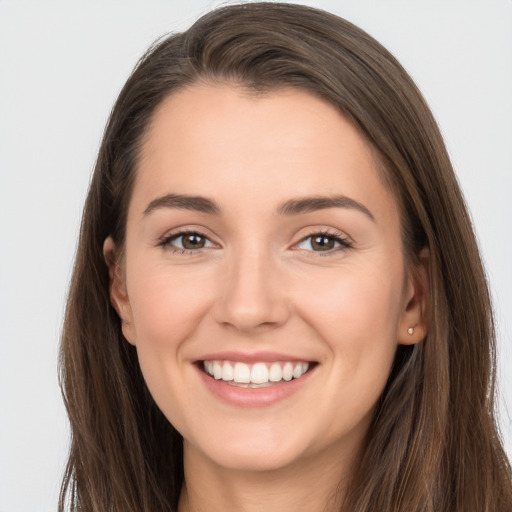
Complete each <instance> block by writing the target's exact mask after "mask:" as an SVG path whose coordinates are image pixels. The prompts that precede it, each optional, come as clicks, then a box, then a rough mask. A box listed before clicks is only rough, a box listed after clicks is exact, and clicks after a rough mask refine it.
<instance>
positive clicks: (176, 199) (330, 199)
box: [143, 194, 376, 222]
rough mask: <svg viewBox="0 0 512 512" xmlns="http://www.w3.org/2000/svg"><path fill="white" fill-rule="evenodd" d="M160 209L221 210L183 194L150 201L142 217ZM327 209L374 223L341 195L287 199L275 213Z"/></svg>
mask: <svg viewBox="0 0 512 512" xmlns="http://www.w3.org/2000/svg"><path fill="white" fill-rule="evenodd" d="M161 208H174V209H178V210H191V211H195V212H200V213H206V214H208V215H220V214H221V208H220V206H219V205H218V204H217V203H215V201H213V200H211V199H208V198H207V197H202V196H189V195H184V194H167V195H165V196H162V197H158V198H156V199H154V200H153V201H151V202H150V203H149V205H148V206H147V208H146V209H145V210H144V213H143V215H144V216H146V215H149V214H150V213H151V212H153V211H154V210H158V209H161ZM328 208H350V209H355V210H358V211H360V212H361V213H364V214H365V215H366V216H367V217H368V218H369V219H370V220H372V221H373V222H376V221H375V217H374V216H373V214H372V212H370V210H368V208H366V206H364V205H363V204H361V203H359V202H358V201H356V200H354V199H351V198H350V197H347V196H343V195H334V196H310V197H300V198H296V199H289V200H288V201H285V202H284V203H283V204H281V205H280V206H279V207H278V208H277V210H276V213H277V215H279V216H290V215H299V214H301V213H311V212H314V211H317V210H326V209H328Z"/></svg>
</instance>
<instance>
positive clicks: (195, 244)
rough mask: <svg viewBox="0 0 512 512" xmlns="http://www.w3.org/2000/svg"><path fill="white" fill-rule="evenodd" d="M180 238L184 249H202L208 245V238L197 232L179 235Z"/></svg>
mask: <svg viewBox="0 0 512 512" xmlns="http://www.w3.org/2000/svg"><path fill="white" fill-rule="evenodd" d="M179 238H181V240H182V242H181V243H182V246H183V249H202V248H203V247H204V246H205V245H206V238H205V237H204V236H201V235H198V234H197V233H187V234H185V235H180V236H179V237H177V239H179Z"/></svg>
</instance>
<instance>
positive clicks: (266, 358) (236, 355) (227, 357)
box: [197, 351, 312, 364]
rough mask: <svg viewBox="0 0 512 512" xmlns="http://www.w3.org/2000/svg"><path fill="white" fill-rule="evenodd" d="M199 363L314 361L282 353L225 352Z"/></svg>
mask: <svg viewBox="0 0 512 512" xmlns="http://www.w3.org/2000/svg"><path fill="white" fill-rule="evenodd" d="M197 360H198V361H234V362H241V363H248V364H250V363H258V362H269V363H272V362H275V361H290V362H301V361H304V362H308V361H312V359H310V358H308V357H305V358H304V357H300V356H296V355H291V354H284V353H281V352H239V351H223V352H211V353H209V354H205V355H203V356H202V357H200V358H198V359H197Z"/></svg>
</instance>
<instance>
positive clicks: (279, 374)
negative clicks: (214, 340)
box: [199, 360, 315, 389]
mask: <svg viewBox="0 0 512 512" xmlns="http://www.w3.org/2000/svg"><path fill="white" fill-rule="evenodd" d="M314 365H315V363H314V362H310V361H293V362H292V361H273V362H263V361H262V362H254V363H252V364H247V363H243V362H240V361H229V360H204V361H200V362H199V368H200V369H201V370H202V371H203V372H204V373H206V375H208V376H210V377H211V378H213V379H215V380H217V381H222V382H223V383H225V384H228V385H230V386H235V387H239V388H251V389H257V388H267V387H272V386H276V385H281V384H284V383H287V382H290V381H293V380H298V379H300V378H301V377H303V376H304V375H305V374H306V373H307V372H308V371H310V370H311V369H312V368H313V366H314Z"/></svg>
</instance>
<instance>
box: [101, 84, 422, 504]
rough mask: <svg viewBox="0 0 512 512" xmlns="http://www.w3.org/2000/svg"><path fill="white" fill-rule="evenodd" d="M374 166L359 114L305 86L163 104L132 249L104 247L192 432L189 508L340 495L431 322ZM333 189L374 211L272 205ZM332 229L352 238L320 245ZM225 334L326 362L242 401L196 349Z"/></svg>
mask: <svg viewBox="0 0 512 512" xmlns="http://www.w3.org/2000/svg"><path fill="white" fill-rule="evenodd" d="M377 169H378V165H377V162H376V160H375V156H374V152H373V151H372V150H371V148H370V147H369V145H368V144H367V143H366V141H365V140H364V139H363V138H362V137H361V135H360V134H359V133H358V131H357V130H356V129H355V128H354V127H353V126H352V125H351V124H350V123H349V122H348V121H346V120H345V119H344V118H343V117H342V116H340V114H339V113H338V112H337V111H336V110H335V109H334V108H333V107H332V106H331V105H329V104H327V103H326V102H324V101H322V100H320V99H318V98H316V97H314V96H312V95H310V94H308V93H305V92H302V91H300V90H290V89H283V90H278V91H272V92H270V93H268V94H266V95H263V96H261V95H260V96H254V95H251V94H250V93H248V92H247V91H245V90H243V89H242V88H239V87H235V86H233V85H227V84H216V85H211V84H210V85H206V84H197V85H194V86H190V87H188V88H186V89H184V90H182V91H180V92H178V93H174V94H173V95H171V96H169V97H168V98H167V99H166V100H165V101H164V102H163V103H162V104H161V105H160V106H159V108H158V109H157V111H156V112H155V114H154V117H153V120H152V125H151V128H150V130H149V132H148V134H147V136H146V138H145V140H144V146H143V154H142V158H141V160H140V165H139V168H138V170H137V177H136V181H135V186H134V190H133V196H132V198H131V202H130V205H129V211H128V220H127V230H126V244H125V247H124V250H123V251H120V250H119V249H118V248H116V247H115V245H114V243H113V241H112V240H111V239H110V238H109V239H107V240H106V242H105V247H104V251H105V258H106V260H107V262H108V263H109V266H110V271H111V272H110V275H111V298H112V302H113V304H114V306H115V307H116V309H117V311H118V313H119V315H120V316H121V318H122V320H123V332H124V335H125V337H126V339H127V340H128V342H129V343H132V344H133V345H135V346H136V348H137V352H138V356H139V361H140V365H141V368H142V371H143V374H144V377H145V379H146V382H147V385H148V387H149V389H150V391H151V393H152V395H153V397H154V399H155V401H156V402H157V404H158V406H159V407H160V408H161V410H162V411H163V413H164V414H165V415H166V417H167V418H168V419H169V421H170V422H171V423H172V424H173V425H174V426H175V427H176V428H177V429H178V430H179V431H180V432H181V434H182V435H183V437H184V450H185V458H184V464H185V481H186V485H185V486H184V489H183V492H182V496H181V500H180V511H184V510H194V511H201V510H208V511H217V510H219V511H220V510H222V511H224V510H240V511H253V510H254V511H256V510H266V511H272V510H276V511H277V510H280V511H282V510H290V509H292V510H295V511H301V510H304V511H306V510H307V511H311V510H325V509H329V508H330V507H334V506H335V502H336V499H338V500H339V499H340V498H341V497H342V495H343V487H344V482H346V479H347V478H349V477H350V474H351V467H352V466H353V463H354V461H355V460H356V458H357V456H358V453H359V452H360V450H361V447H362V444H363V442H364V437H365V434H366V432H367V430H368V426H369V423H370V421H371V418H372V413H373V410H374V406H375V403H376V401H377V400H378V397H379V395H380V394H381V392H382V390H383V388H384V386H385V383H386V380H387V378H388V375H389V371H390V367H391V364H392V361H393V357H394V354H395V351H396V347H397V344H411V343H417V342H419V341H421V340H422V338H423V337H424V334H425V327H424V322H423V311H424V309H425V296H426V293H425V290H424V286H422V284H421V283H422V281H421V279H416V278H414V277H413V276H418V275H424V274H425V270H424V269H415V272H412V269H409V268H407V267H406V265H405V261H404V255H403V253H402V243H401V238H400V215H399V209H398V206H397V203H396V201H395V199H394V197H393V196H392V194H391V192H390V190H389V189H388V187H386V185H385V184H384V181H383V179H382V177H381V175H380V174H379V171H378V170H377ZM166 194H186V195H191V196H204V197H207V198H209V199H211V200H213V201H215V203H217V205H218V206H219V208H220V210H221V213H220V214H217V215H214V214H210V213H204V212H198V211H193V210H187V209H178V208H171V207H165V206H162V205H160V206H158V207H154V208H153V209H151V211H150V212H147V209H148V205H150V204H151V203H152V201H155V199H157V198H160V197H162V196H164V195H166ZM334 195H343V196H346V197H348V198H350V199H351V200H353V201H357V202H358V203H359V204H361V205H363V206H364V208H366V209H367V210H368V212H370V215H368V214H367V213H365V212H363V211H362V210H361V209H359V208H355V207H351V206H350V207H346V206H345V207H336V208H324V209H319V210H315V211H309V212H302V213H298V214H295V215H279V214H277V213H276V211H277V209H278V207H279V205H281V204H282V203H283V202H285V201H288V200H290V199H294V198H301V197H304V196H326V197H332V196H334ZM145 211H146V213H144V212H145ZM180 230H181V231H183V230H189V231H190V230H191V231H196V232H200V233H201V234H202V235H203V236H205V237H207V238H206V239H205V238H200V239H199V240H200V241H201V243H204V245H205V246H204V247H203V248H202V249H200V250H198V249H191V250H190V251H189V252H187V253H183V252H182V251H180V250H179V247H180V244H181V243H183V238H175V239H173V240H169V236H170V235H174V234H176V233H177V232H179V231H180ZM324 231H328V232H329V235H327V236H331V237H332V236H334V237H337V236H339V237H341V239H343V240H345V241H347V242H348V243H349V244H350V247H345V246H344V245H343V244H340V243H335V241H334V239H333V238H328V239H327V241H328V242H329V244H330V245H328V247H329V249H328V250H326V249H325V247H324V248H322V247H320V248H319V246H318V245H316V246H314V245H313V244H312V238H311V235H312V234H314V233H319V232H324ZM165 237H167V243H166V244H164V245H162V244H161V241H162V240H163V239H165ZM308 237H310V238H308ZM173 249H174V250H173ZM176 249H178V251H176ZM194 251H195V252H194ZM121 252H122V256H121ZM411 326H412V327H414V333H413V334H412V335H411V334H409V333H408V332H407V330H408V328H409V327H411ZM225 350H229V351H240V352H244V353H254V352H259V351H272V352H275V351H279V352H282V353H285V354H290V355H293V356H295V357H297V358H298V359H303V360H305V361H312V362H315V363H316V366H315V367H314V371H312V372H311V373H310V375H309V376H308V380H307V381H304V382H305V384H303V385H302V386H301V387H300V388H299V389H298V391H296V392H295V393H293V394H292V395H291V396H288V397H287V398H285V399H283V400H279V401H277V402H276V403H272V404H270V405H268V406H263V407H240V406H236V405H233V404H229V403H226V402H223V401H222V400H220V399H218V398H217V397H215V396H213V395H212V394H211V392H210V391H209V390H208V389H207V388H206V386H205V385H204V383H203V382H202V380H201V378H200V372H198V369H197V366H196V362H197V360H198V359H201V356H204V355H205V354H208V353H211V352H216V351H225ZM340 482H341V484H340ZM337 489H338V494H337V498H333V496H334V495H336V492H335V491H336V490H337Z"/></svg>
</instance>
